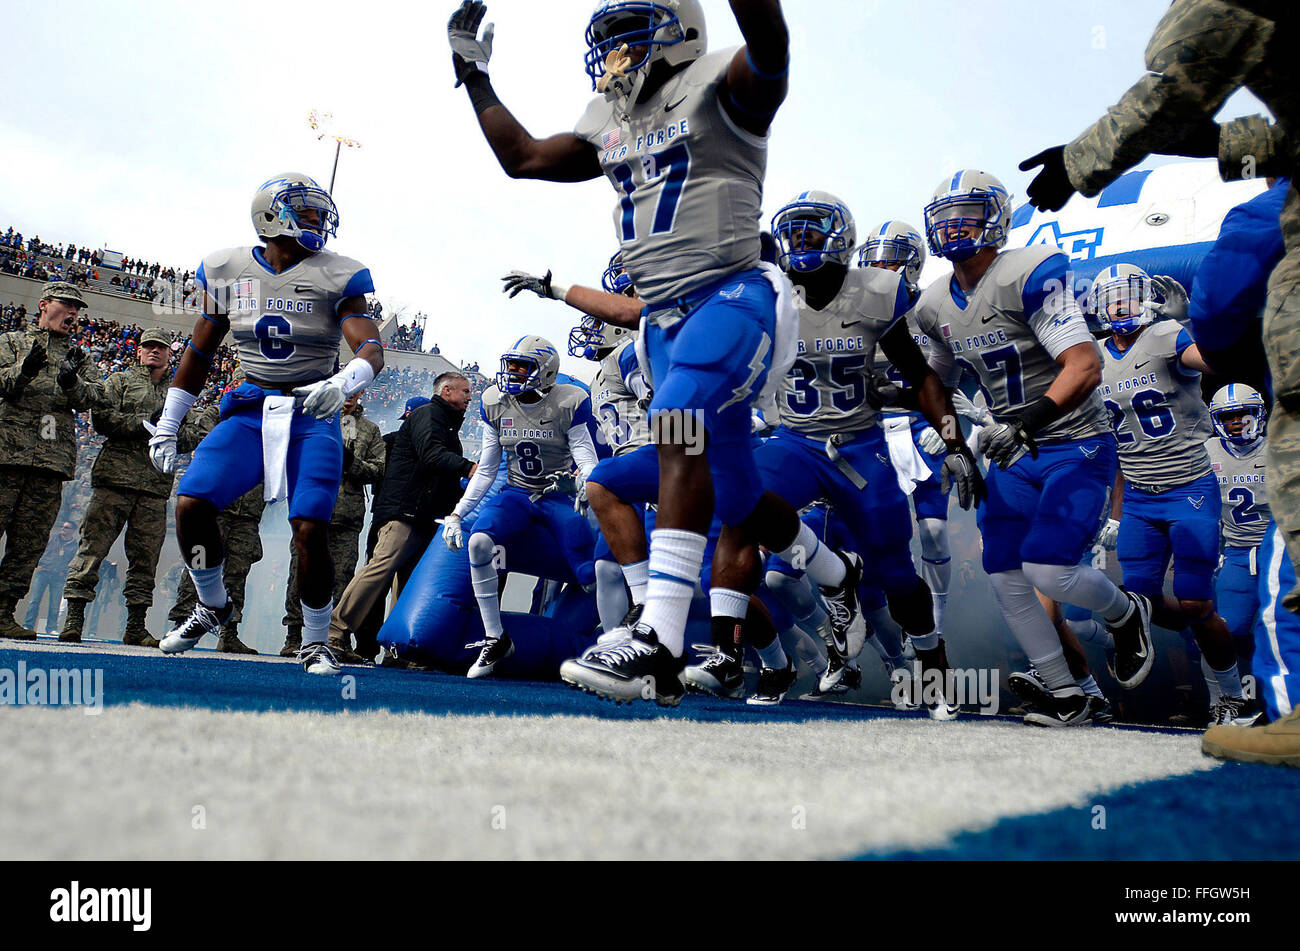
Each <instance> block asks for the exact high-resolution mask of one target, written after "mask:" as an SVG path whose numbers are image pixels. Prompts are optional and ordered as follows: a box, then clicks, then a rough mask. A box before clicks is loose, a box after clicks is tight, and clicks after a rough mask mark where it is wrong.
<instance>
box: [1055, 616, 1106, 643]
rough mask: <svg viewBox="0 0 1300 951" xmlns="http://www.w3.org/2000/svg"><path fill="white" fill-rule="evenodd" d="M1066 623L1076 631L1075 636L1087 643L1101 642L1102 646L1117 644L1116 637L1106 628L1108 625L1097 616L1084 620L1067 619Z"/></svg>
mask: <svg viewBox="0 0 1300 951" xmlns="http://www.w3.org/2000/svg"><path fill="white" fill-rule="evenodd" d="M1065 623H1067V624H1069V625H1070V630H1072V631H1074V636H1075V637H1077V638H1078V639H1079V640H1080V641H1082V642H1083V643H1085V644H1100V645H1101V646H1102V647H1114V646H1115V638H1114V637H1113V636H1112V635H1111V633H1110V631H1108V630H1106V625H1105V624H1102V623H1101V622H1100V621H1098V620H1097V619H1096V618H1093V617H1090V618H1087V619H1086V620H1082V621H1066V622H1065Z"/></svg>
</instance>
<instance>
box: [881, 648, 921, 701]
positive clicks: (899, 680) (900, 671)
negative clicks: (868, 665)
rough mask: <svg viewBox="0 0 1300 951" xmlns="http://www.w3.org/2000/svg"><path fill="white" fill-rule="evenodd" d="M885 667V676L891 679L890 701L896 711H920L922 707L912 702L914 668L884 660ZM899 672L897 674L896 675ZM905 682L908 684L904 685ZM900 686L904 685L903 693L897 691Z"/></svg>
mask: <svg viewBox="0 0 1300 951" xmlns="http://www.w3.org/2000/svg"><path fill="white" fill-rule="evenodd" d="M882 663H883V664H884V665H885V676H886V677H887V678H888V679H889V700H890V702H891V703H892V704H893V705H894V709H895V710H919V709H921V705H920V704H919V703H914V702H913V701H912V699H911V698H912V690H913V687H912V668H911V667H910V666H909V665H908V664H906V663H902V664H898V665H894V664H891V663H890V662H889V661H887V660H883V658H882ZM895 672H897V673H895ZM904 682H906V683H905V684H904ZM898 685H903V689H902V690H901V691H899V690H897V689H896V688H897V686H898Z"/></svg>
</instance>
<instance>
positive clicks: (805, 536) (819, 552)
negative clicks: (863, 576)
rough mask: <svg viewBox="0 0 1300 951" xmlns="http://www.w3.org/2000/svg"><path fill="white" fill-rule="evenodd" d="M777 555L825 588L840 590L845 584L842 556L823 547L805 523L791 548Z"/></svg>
mask: <svg viewBox="0 0 1300 951" xmlns="http://www.w3.org/2000/svg"><path fill="white" fill-rule="evenodd" d="M777 554H778V555H780V556H781V558H783V559H784V560H785V561H788V562H789V563H790V564H792V565H794V566H795V567H796V568H799V567H802V568H804V569H805V570H806V571H807V572H808V577H810V578H812V580H813V581H815V582H817V583H818V584H819V585H821V586H822V587H823V588H838V587H839V586H840V585H842V584H843V583H844V571H845V569H844V562H843V561H842V560H841V559H840V556H839V555H837V554H836V553H835V552H834V551H833V550H831V549H830V548H829V547H827V546H826V545H823V544H822V543H821V541H820V540H819V539H818V538H817V534H816V533H815V532H814V531H813V530H812V529H811V528H809V527H808V526H807V525H805V524H804V523H803V522H800V523H799V533H798V534H797V535H795V537H794V541H793V542H791V543H790V547H789V548H787V549H786V550H785V551H779V552H777Z"/></svg>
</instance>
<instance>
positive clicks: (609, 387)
mask: <svg viewBox="0 0 1300 951" xmlns="http://www.w3.org/2000/svg"><path fill="white" fill-rule="evenodd" d="M638 379H639V380H641V382H642V385H644V377H642V376H641V367H640V366H639V365H638V364H637V359H636V341H635V340H625V341H624V342H623V343H622V344H621V345H620V346H618V347H616V348H615V349H614V350H613V351H611V352H610V353H609V354H607V355H606V356H605V359H604V360H602V361H600V367H599V368H598V369H597V370H596V378H595V379H594V380H593V381H592V383H591V408H592V411H593V412H594V413H595V414H596V420H597V422H599V423H600V431H601V433H603V434H604V437H605V444H606V445H608V446H609V448H610V451H611V452H613V454H614V455H616V456H621V455H623V453H625V452H631V451H632V450H633V449H639V448H640V447H642V446H644V445H645V444H646V443H648V442H649V441H650V425H649V423H648V422H647V420H646V411H645V410H643V409H642V408H641V403H640V397H638V396H637V395H636V393H634V392H633V391H632V388H631V386H632V385H633V384H634V383H635V381H636V380H638Z"/></svg>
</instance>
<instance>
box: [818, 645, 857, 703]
mask: <svg viewBox="0 0 1300 951" xmlns="http://www.w3.org/2000/svg"><path fill="white" fill-rule="evenodd" d="M861 686H862V671H861V670H860V669H858V667H857V666H856V665H855V664H854V663H853V662H852V661H846V660H845V659H844V655H843V654H841V653H840V652H839V651H837V650H836V649H835V648H834V647H827V648H826V670H825V671H824V672H823V673H822V675H821V677H820V678H819V679H818V681H817V692H818V693H824V694H828V693H848V692H849V691H850V690H857V689H858V688H859V687H861Z"/></svg>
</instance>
